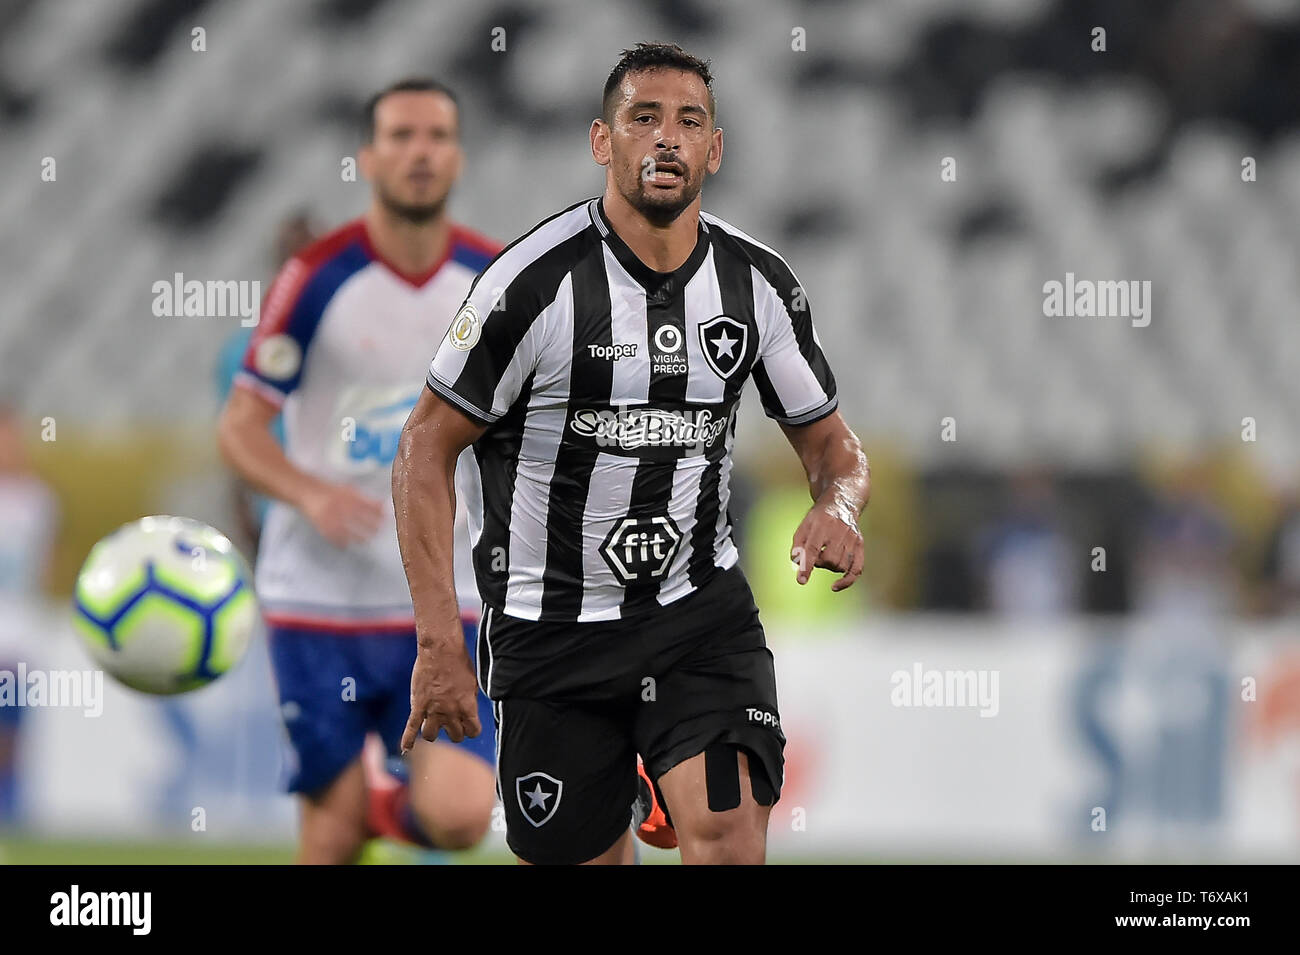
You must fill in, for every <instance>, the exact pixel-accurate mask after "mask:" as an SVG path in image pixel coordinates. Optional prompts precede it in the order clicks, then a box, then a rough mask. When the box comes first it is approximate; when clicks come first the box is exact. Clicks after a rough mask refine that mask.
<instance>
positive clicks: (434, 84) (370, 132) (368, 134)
mask: <svg viewBox="0 0 1300 955" xmlns="http://www.w3.org/2000/svg"><path fill="white" fill-rule="evenodd" d="M393 93H441V94H442V95H443V96H445V97H447V99H449V100H451V101H452V104H453V105H455V107H456V114H457V122H458V123H459V121H460V101H459V100H457V99H456V94H455V93H454V92H453V91H452V89H451V87H450V86H448V85H447V84H446V83H439V82H438V81H437V80H435V79H430V78H429V77H427V76H408V77H406V78H405V79H401V80H398V81H397V82H396V83H390V84H389V85H388V86H385V87H384V88H383V89H382V90H380V91H379V92H378V93H376V94H374V95H373V96H371V97H370V99H368V100H366V105H365V108H364V109H363V110H362V112H361V141H362V142H363V143H368V142H371V141H373V140H374V138H375V110H376V109H378V108H379V103H380V101H381V100H383V98H384V97H385V96H390V95H392V94H393Z"/></svg>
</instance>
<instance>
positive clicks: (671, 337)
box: [650, 322, 686, 375]
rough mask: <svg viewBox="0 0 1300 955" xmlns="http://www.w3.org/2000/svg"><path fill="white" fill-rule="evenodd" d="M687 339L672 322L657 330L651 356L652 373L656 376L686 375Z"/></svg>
mask: <svg viewBox="0 0 1300 955" xmlns="http://www.w3.org/2000/svg"><path fill="white" fill-rule="evenodd" d="M684 342H685V339H684V338H683V337H682V330H681V329H680V328H678V327H677V326H676V325H674V324H672V323H671V322H665V323H664V324H663V325H660V326H659V327H658V328H656V329H655V334H654V346H655V350H654V353H653V354H651V356H650V373H651V374H655V375H684V374H686V356H685V355H683V354H682V345H683V344H684Z"/></svg>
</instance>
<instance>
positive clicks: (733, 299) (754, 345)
mask: <svg viewBox="0 0 1300 955" xmlns="http://www.w3.org/2000/svg"><path fill="white" fill-rule="evenodd" d="M713 234H714V235H722V236H724V237H725V236H726V233H725V232H723V230H721V229H714V230H713ZM713 270H714V275H716V276H717V280H718V298H719V300H720V301H721V303H722V314H724V315H730V316H731V317H732V318H735V319H736V320H737V321H740V322H743V323H744V324H746V325H748V326H749V342H748V344H747V345H746V347H745V354H744V355H742V356H741V359H740V363H739V367H740V368H742V369H743V368H751V367H752V369H753V370H757V369H758V367H759V365H758V360H757V359H758V349H759V346H760V342H759V335H758V320H757V317H756V316H755V315H754V276H753V274H752V273H751V272H750V271H749V261H748V260H747V259H745V258H738V257H737V256H736V255H735V250H734V249H733V248H731V247H729V246H726V245H722V246H719V245H717V244H715V246H714V249H713ZM744 389H745V376H744V375H743V374H741V373H740V372H739V371H738V372H736V373H735V374H733V375H732V376H731V377H730V378H728V379H727V381H726V383H725V384H724V385H723V391H722V400H723V403H724V404H726V403H729V402H732V401H737V400H739V398H740V395H741V392H742V391H744Z"/></svg>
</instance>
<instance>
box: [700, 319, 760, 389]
mask: <svg viewBox="0 0 1300 955" xmlns="http://www.w3.org/2000/svg"><path fill="white" fill-rule="evenodd" d="M748 344H749V329H748V328H747V327H746V326H745V324H744V323H743V322H739V321H737V320H736V319H734V318H732V317H731V316H730V315H715V316H714V317H713V318H711V319H709V320H708V321H707V322H703V323H701V324H700V348H701V349H703V351H704V360H705V361H707V362H708V363H709V367H710V368H712V369H713V370H714V371H715V372H716V373H717V375H718V377H719V378H730V377H731V376H732V375H733V374H735V371H736V369H737V368H739V367H740V363H741V362H742V361H743V360H744V358H745V347H746V346H747V345H748Z"/></svg>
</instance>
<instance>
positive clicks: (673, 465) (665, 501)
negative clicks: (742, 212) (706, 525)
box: [619, 232, 726, 616]
mask: <svg viewBox="0 0 1300 955" xmlns="http://www.w3.org/2000/svg"><path fill="white" fill-rule="evenodd" d="M706 243H707V239H706V238H705V234H704V233H703V232H700V234H699V237H698V238H697V240H696V246H697V251H698V247H699V246H701V245H705V244H706ZM704 251H705V252H707V248H706V249H705V250H704ZM702 259H703V257H702V256H699V255H694V254H693V255H692V256H691V257H690V260H688V263H687V264H688V265H689V264H691V262H692V261H694V262H695V263H696V267H698V263H699V262H700V261H702ZM689 277H690V276H686V278H689ZM645 314H646V327H647V329H648V331H649V335H648V336H647V338H648V340H649V341H650V345H651V351H652V353H653V352H654V351H656V349H655V347H654V339H655V337H656V335H657V334H658V330H659V329H660V328H662V327H663V326H664V325H673V326H675V327H676V329H677V331H678V335H677V341H679V342H681V347H680V352H681V363H682V365H683V366H684V368H685V371H684V372H678V373H677V374H659V375H655V374H653V373H652V374H651V375H650V390H649V393H648V395H649V397H648V399H647V402H646V405H647V407H650V408H663V407H680V406H682V405H683V404H684V402H685V401H686V385H687V382H688V380H689V378H690V367H689V361H690V359H689V357H688V355H689V352H688V351H687V348H686V282H685V281H683V280H682V279H681V278H680V277H679V276H678V274H677V273H673V274H672V275H670V276H667V277H665V278H662V279H661V280H660V281H658V282H655V283H654V284H652V285H649V286H647V287H646V308H645ZM725 443H726V442H725V441H724V440H722V439H721V438H719V440H717V441H715V442H714V447H720V446H722V445H724V444H725ZM677 466H678V463H677V461H661V460H655V458H654V457H652V456H651V457H642V458H641V460H640V462H639V463H638V464H637V467H636V476H635V477H634V478H633V480H632V496H631V498H630V499H629V501H628V516H629V517H642V518H653V517H668V516H669V515H668V509H669V506H670V505H671V504H672V498H673V476H674V475H675V474H676V473H677ZM678 546H679V547H680V546H682V545H681V544H680V543H679V544H678ZM662 585H663V578H662V577H651V576H649V575H644V576H642V577H638V578H637V579H636V580H633V581H631V582H630V583H629V584H628V585H627V587H626V589H625V591H624V595H623V605H622V607H621V609H620V611H619V613H620V615H621V616H629V615H631V614H634V613H637V612H639V611H641V610H648V609H650V608H651V607H652V606H657V603H656V602H655V597H657V596H658V594H659V589H660V587H661V586H662Z"/></svg>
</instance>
